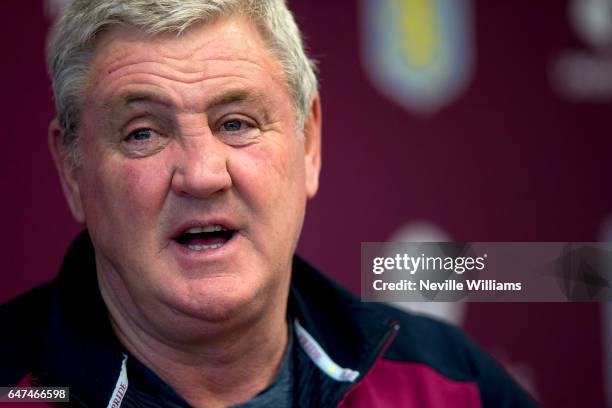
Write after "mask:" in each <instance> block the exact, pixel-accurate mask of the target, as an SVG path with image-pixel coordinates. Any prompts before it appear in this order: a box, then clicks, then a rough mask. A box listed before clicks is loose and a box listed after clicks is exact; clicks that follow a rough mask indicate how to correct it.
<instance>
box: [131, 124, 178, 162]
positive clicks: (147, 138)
mask: <svg viewBox="0 0 612 408" xmlns="http://www.w3.org/2000/svg"><path fill="white" fill-rule="evenodd" d="M169 142H170V138H169V137H167V136H165V135H164V134H162V133H159V132H157V131H155V130H153V129H151V128H145V127H142V128H138V129H136V130H133V131H131V132H129V133H128V135H127V136H125V137H124V139H123V141H122V143H121V146H122V149H123V151H124V152H125V153H126V154H127V155H129V156H134V157H145V156H149V155H151V154H154V153H157V152H159V151H161V150H162V149H163V148H164V147H165V146H166V145H167V144H168V143H169Z"/></svg>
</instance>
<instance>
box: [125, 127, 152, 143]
mask: <svg viewBox="0 0 612 408" xmlns="http://www.w3.org/2000/svg"><path fill="white" fill-rule="evenodd" d="M155 134H156V132H155V131H154V130H151V129H137V130H135V131H133V132H131V133H130V134H129V135H128V137H127V138H126V140H128V141H129V140H135V141H144V140H150V139H152V138H153V137H154V136H155Z"/></svg>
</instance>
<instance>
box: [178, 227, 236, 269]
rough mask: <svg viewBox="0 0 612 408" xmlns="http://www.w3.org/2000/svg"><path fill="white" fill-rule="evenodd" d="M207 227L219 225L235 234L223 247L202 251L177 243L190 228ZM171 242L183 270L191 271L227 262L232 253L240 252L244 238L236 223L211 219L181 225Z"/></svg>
mask: <svg viewBox="0 0 612 408" xmlns="http://www.w3.org/2000/svg"><path fill="white" fill-rule="evenodd" d="M207 225H219V226H221V227H223V228H225V229H228V230H233V231H234V234H233V236H232V238H231V239H230V240H229V241H227V242H226V243H225V244H224V245H223V246H222V247H220V248H215V249H206V250H202V251H195V250H192V249H189V248H188V247H186V246H185V245H181V244H180V243H178V242H177V241H176V238H177V237H178V236H179V235H181V234H182V233H183V232H185V231H187V230H188V229H189V228H194V227H203V226H207ZM169 240H170V245H169V247H170V249H171V251H172V252H173V253H174V254H175V255H174V256H175V257H176V260H177V261H178V262H179V265H180V266H181V268H184V269H187V270H189V269H197V268H200V267H202V263H209V262H211V263H216V262H220V261H224V260H226V259H227V257H229V256H231V255H232V253H235V252H236V250H238V248H239V246H240V245H241V244H242V243H243V240H244V237H243V235H242V230H241V229H240V228H239V227H238V225H237V224H236V223H235V222H232V221H230V220H228V219H227V218H223V217H218V218H212V217H211V218H206V219H191V220H188V221H184V222H182V223H180V224H179V225H178V226H177V228H176V229H174V231H173V233H172V235H171V236H170V238H169Z"/></svg>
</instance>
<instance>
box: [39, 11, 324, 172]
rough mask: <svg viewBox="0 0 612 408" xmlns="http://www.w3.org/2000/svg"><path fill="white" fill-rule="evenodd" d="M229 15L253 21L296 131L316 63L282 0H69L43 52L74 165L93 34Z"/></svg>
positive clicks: (171, 26) (175, 27) (153, 29)
mask: <svg viewBox="0 0 612 408" xmlns="http://www.w3.org/2000/svg"><path fill="white" fill-rule="evenodd" d="M233 14H239V15H244V16H247V17H248V18H249V19H250V20H251V21H253V22H254V23H255V25H256V26H257V28H258V30H259V31H260V33H261V34H262V36H263V38H264V40H265V41H266V43H267V45H268V47H269V48H270V50H271V51H272V53H273V55H274V56H275V57H276V58H277V60H278V62H279V64H280V67H281V70H282V71H283V73H284V76H285V80H286V81H287V85H288V88H289V92H290V95H291V97H292V100H293V105H294V110H295V114H296V122H297V127H298V131H300V132H302V131H303V128H304V122H305V120H306V117H307V116H308V112H309V110H310V103H311V100H312V97H313V96H314V94H315V93H316V91H317V86H318V85H317V78H316V75H315V69H316V68H315V62H314V61H313V60H311V59H309V58H308V57H307V55H306V53H305V51H304V45H303V42H302V37H301V34H300V31H299V28H298V27H297V25H296V23H295V20H294V19H293V16H292V14H291V12H290V11H289V9H288V8H287V5H286V4H285V0H74V1H72V3H71V4H70V5H69V6H68V8H67V9H66V11H65V13H64V14H63V16H62V17H61V18H60V20H59V21H58V23H57V25H56V26H55V28H54V31H53V34H52V36H51V40H50V42H49V45H48V52H47V54H48V65H49V73H50V75H51V81H52V84H53V94H54V96H55V107H56V111H57V118H58V121H59V124H60V126H61V127H62V128H63V130H64V140H63V142H64V146H65V147H66V149H67V152H68V153H69V154H70V156H71V157H72V159H73V162H74V164H75V165H78V163H79V162H80V152H79V150H80V149H78V136H77V135H78V129H79V119H80V114H81V112H80V107H81V106H82V102H83V100H82V98H83V92H84V90H85V87H86V84H87V78H88V73H89V64H90V62H91V59H92V57H93V54H94V48H95V39H96V36H97V35H99V34H100V33H101V32H103V31H104V30H106V29H108V28H109V27H111V26H113V25H117V24H127V25H132V26H135V27H138V28H139V29H142V30H143V31H145V32H146V33H148V34H152V35H155V34H159V33H168V32H173V33H177V35H180V33H181V32H183V31H184V30H186V29H187V28H189V27H190V26H192V25H194V24H195V23H198V22H204V23H210V22H213V21H215V20H217V19H219V18H221V17H224V16H229V15H233Z"/></svg>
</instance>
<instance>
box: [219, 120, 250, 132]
mask: <svg viewBox="0 0 612 408" xmlns="http://www.w3.org/2000/svg"><path fill="white" fill-rule="evenodd" d="M245 126H246V124H245V123H244V122H243V121H241V120H238V119H232V120H227V121H225V122H223V130H225V131H227V132H237V131H239V130H242V129H243V128H244V127H245Z"/></svg>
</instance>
